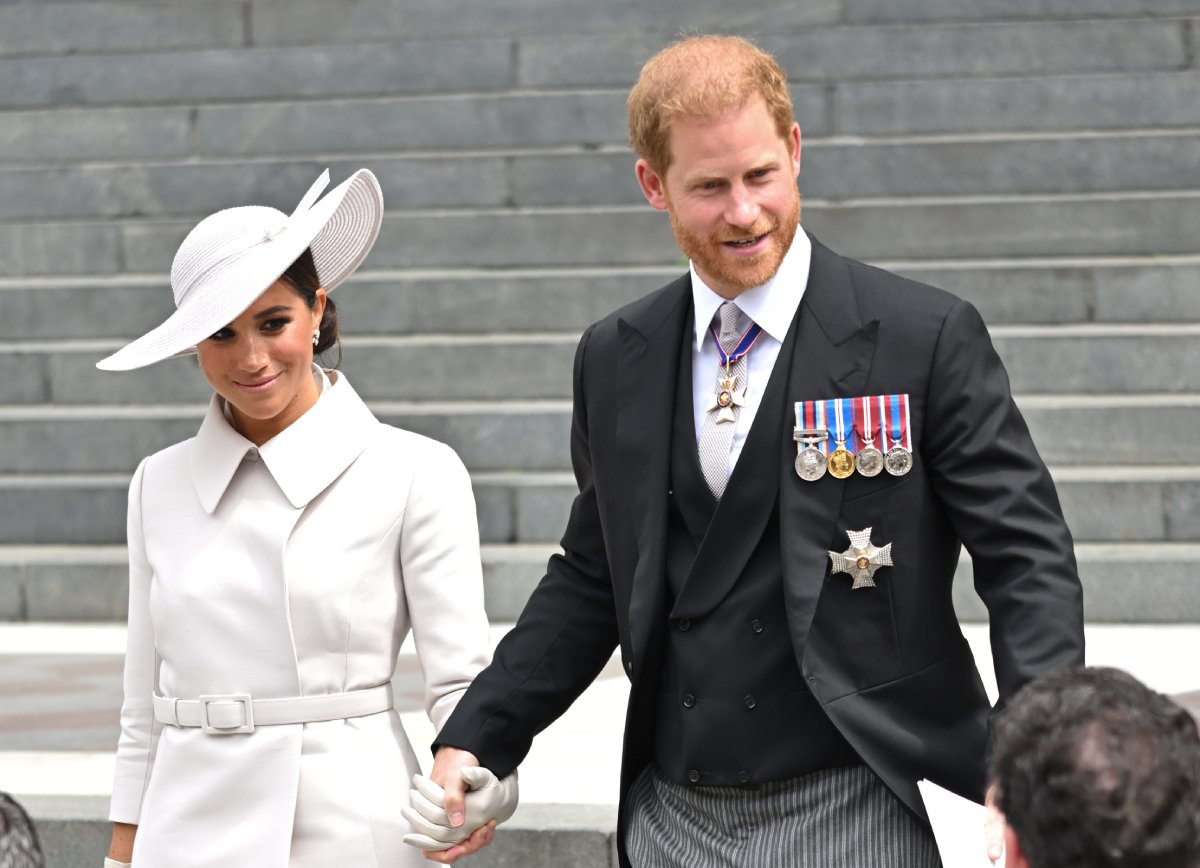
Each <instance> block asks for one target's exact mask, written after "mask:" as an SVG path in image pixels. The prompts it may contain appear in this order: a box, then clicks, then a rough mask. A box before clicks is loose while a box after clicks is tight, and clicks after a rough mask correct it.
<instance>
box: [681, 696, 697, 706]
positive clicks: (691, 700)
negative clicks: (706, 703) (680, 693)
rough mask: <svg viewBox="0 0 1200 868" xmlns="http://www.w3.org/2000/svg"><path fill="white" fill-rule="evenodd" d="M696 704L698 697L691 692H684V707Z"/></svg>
mask: <svg viewBox="0 0 1200 868" xmlns="http://www.w3.org/2000/svg"><path fill="white" fill-rule="evenodd" d="M695 704H696V697H694V696H692V694H690V693H686V694H684V697H683V707H684V708H691V707H692V706H693V705H695Z"/></svg>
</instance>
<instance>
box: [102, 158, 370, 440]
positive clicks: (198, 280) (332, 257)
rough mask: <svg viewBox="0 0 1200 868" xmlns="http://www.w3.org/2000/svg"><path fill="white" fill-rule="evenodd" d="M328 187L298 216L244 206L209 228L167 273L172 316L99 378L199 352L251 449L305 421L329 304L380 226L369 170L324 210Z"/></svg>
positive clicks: (211, 221)
mask: <svg viewBox="0 0 1200 868" xmlns="http://www.w3.org/2000/svg"><path fill="white" fill-rule="evenodd" d="M328 181H329V173H328V172H326V173H324V174H323V175H322V176H321V177H320V178H318V179H317V182H316V183H315V184H314V185H313V186H312V187H311V188H310V189H309V191H308V193H307V194H305V196H304V197H303V198H302V199H301V201H300V204H299V205H298V206H297V207H296V210H295V211H294V212H293V213H292V214H291V216H288V215H285V214H283V213H282V212H280V211H277V210H276V209H274V208H266V207H259V206H244V207H239V208H228V209H226V210H224V211H218V212H217V213H216V214H213V215H211V216H209V217H206V218H205V219H204V220H202V221H201V222H200V223H199V224H198V225H197V226H196V227H195V228H194V229H193V230H192V231H191V232H190V233H189V234H188V236H187V238H185V239H184V241H183V243H182V244H181V245H180V247H179V250H178V252H177V253H176V254H175V260H174V262H173V263H172V265H171V289H172V291H173V293H174V296H175V307H176V310H175V313H174V314H172V315H171V317H170V318H169V319H167V321H166V322H164V323H163V324H162V325H160V326H158V327H157V328H155V329H153V330H151V331H150V332H149V333H147V334H145V335H143V336H142V337H140V338H138V339H137V340H135V341H133V342H132V343H130V344H129V345H127V346H125V347H124V348H122V349H121V350H119V351H118V352H116V353H114V354H113V355H111V356H109V357H108V358H106V359H104V360H102V361H101V362H99V363H98V364H97V367H99V368H101V369H104V370H130V369H133V368H139V367H143V366H145V365H149V364H153V363H154V362H157V361H160V360H162V359H164V358H167V357H169V356H173V355H185V354H189V353H193V352H195V353H197V354H198V356H199V359H200V367H201V368H202V369H203V371H204V375H205V377H206V378H207V379H208V381H209V383H210V385H212V387H213V388H214V389H215V390H216V391H217V393H218V394H219V395H221V397H223V398H224V399H225V400H226V401H227V402H228V403H229V405H230V406H231V407H232V409H233V414H234V420H235V423H237V425H238V428H239V430H241V431H242V433H243V434H245V435H246V436H247V437H249V438H250V439H252V440H255V441H256V442H259V443H262V442H265V440H267V439H270V437H271V436H274V434H276V433H278V432H279V431H281V430H283V428H285V427H287V425H289V424H291V422H293V421H295V420H296V419H297V418H299V416H300V415H302V414H303V413H304V412H305V411H306V410H307V409H308V408H309V407H311V406H312V405H313V404H314V403H316V400H317V397H318V395H319V393H318V390H317V386H316V383H315V382H314V381H313V378H312V376H311V367H312V361H313V356H314V354H320V353H322V352H324V351H325V350H326V349H329V348H330V347H332V346H333V345H335V344H336V343H337V341H338V323H337V314H336V312H335V308H334V305H333V303H332V301H330V300H329V299H328V293H329V292H331V291H332V290H333V289H334V288H335V287H337V286H338V285H339V284H340V283H341V282H342V281H343V280H345V279H346V278H347V277H349V276H350V275H351V274H352V273H353V272H354V271H355V269H357V268H358V266H359V264H361V263H362V261H363V259H364V258H365V257H366V255H367V253H368V252H369V251H370V249H371V247H372V245H373V244H374V243H375V239H376V237H377V236H378V234H379V228H380V224H381V221H382V216H383V194H382V192H381V191H380V189H379V183H378V182H377V181H376V180H375V176H374V175H372V174H371V173H370V172H369V171H367V170H366V169H360V170H359V171H358V172H355V173H354V175H352V176H351V177H350V178H349V179H348V180H347V181H345V182H343V183H342V184H340V185H338V187H336V188H335V189H334V190H332V191H330V193H329V194H328V195H326V196H325V197H324V198H321V199H320V200H319V201H318V197H319V196H320V194H321V192H322V190H324V189H325V186H326V184H328Z"/></svg>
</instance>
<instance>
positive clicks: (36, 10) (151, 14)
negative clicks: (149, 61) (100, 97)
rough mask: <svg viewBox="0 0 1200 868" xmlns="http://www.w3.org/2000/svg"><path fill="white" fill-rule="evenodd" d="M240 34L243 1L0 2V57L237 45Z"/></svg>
mask: <svg viewBox="0 0 1200 868" xmlns="http://www.w3.org/2000/svg"><path fill="white" fill-rule="evenodd" d="M245 40H246V16H245V11H244V4H243V3H240V2H233V0H229V2H223V0H205V2H203V3H165V4H164V3H153V4H151V3H136V2H135V3H128V2H103V3H101V2H94V3H47V2H38V3H13V2H8V3H3V4H0V57H28V56H31V55H42V54H86V53H91V52H129V51H162V52H169V51H173V50H180V49H195V48H209V47H239V46H242V45H244V44H245ZM8 72H9V70H5V73H6V74H4V75H0V80H3V81H4V82H5V83H6V87H7V85H8V84H10V83H12V84H14V85H15V86H16V87H17V88H18V89H19V88H20V87H21V86H25V85H27V83H26V82H23V81H20V80H19V79H18V78H10V77H9V75H8V74H7V73H8Z"/></svg>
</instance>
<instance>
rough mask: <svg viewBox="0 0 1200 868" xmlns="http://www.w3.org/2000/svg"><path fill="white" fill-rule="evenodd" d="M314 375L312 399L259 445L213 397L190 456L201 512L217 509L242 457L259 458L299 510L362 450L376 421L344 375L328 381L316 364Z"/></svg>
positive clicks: (215, 396)
mask: <svg viewBox="0 0 1200 868" xmlns="http://www.w3.org/2000/svg"><path fill="white" fill-rule="evenodd" d="M314 376H317V377H318V378H319V380H320V381H321V386H322V393H321V397H320V398H318V399H317V403H316V404H314V405H313V406H312V407H311V408H310V409H309V411H308V412H307V413H305V414H304V415H303V416H301V417H300V418H299V419H297V420H296V421H295V422H293V423H292V424H291V425H289V426H288V427H287V428H285V429H284V430H283V431H281V432H279V433H278V434H276V435H275V436H274V437H272V438H271V439H270V440H268V441H267V442H266V443H264V444H263V445H262V446H261V447H256V446H255V445H254V444H253V443H252V442H250V441H249V440H247V439H246V438H245V437H243V436H242V435H241V434H239V433H238V432H237V431H236V430H235V429H234V428H233V426H232V425H230V424H229V421H228V420H227V419H226V418H225V412H224V407H223V402H222V400H221V398H220V396H218V395H214V396H213V399H212V401H210V402H209V405H208V412H207V414H205V417H204V421H203V422H202V423H201V425H200V431H199V432H198V433H197V434H196V438H195V440H194V441H193V442H192V449H191V452H190V456H189V464H190V469H191V475H192V484H193V485H194V486H195V488H196V494H197V495H198V496H199V498H200V504H201V505H202V506H203V507H204V511H205V512H207V513H209V514H210V515H211V514H212V513H213V512H214V511H215V510H216V508H217V504H218V503H220V501H221V497H222V496H223V495H224V494H225V491H226V489H228V488H229V483H230V482H232V481H233V477H234V474H235V473H237V469H238V468H239V467H240V466H241V464H242V461H243V460H245V459H246V458H247V456H250V457H251V459H254V458H257V459H259V460H261V461H262V462H263V464H264V465H265V466H266V468H267V471H268V472H269V473H270V474H271V476H272V477H273V478H274V480H275V482H276V484H277V485H278V486H279V488H280V490H282V491H283V494H284V496H285V497H287V499H288V501H289V502H290V503H291V504H292V506H294V507H296V508H297V509H302V508H303V507H305V506H307V505H308V503H309V502H310V501H311V500H312V499H313V498H314V497H316V496H317V495H318V494H320V493H321V492H322V491H324V490H325V489H326V488H327V487H328V486H329V484H330V483H331V482H333V481H334V480H335V479H337V477H338V476H340V475H341V474H342V471H344V470H345V469H346V468H347V467H349V466H350V464H351V463H353V462H354V460H355V459H356V458H358V456H359V455H360V454H362V451H363V449H364V448H366V445H367V440H368V438H369V436H370V434H371V431H372V430H373V429H374V427H375V426H377V425H379V424H380V423H379V422H378V420H376V419H375V417H374V415H372V413H371V411H370V410H369V409H367V405H366V404H364V403H363V401H362V399H361V398H359V397H358V393H357V392H355V391H354V389H353V388H351V386H350V382H349V381H348V380H347V379H346V376H345V374H342V373H338V374H335V379H334V380H333V381H332V382H330V380H329V379H328V378H327V377H326V376H325V372H324V371H321V370H320V369H319V368H318V369H316V370H315V371H314Z"/></svg>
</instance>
